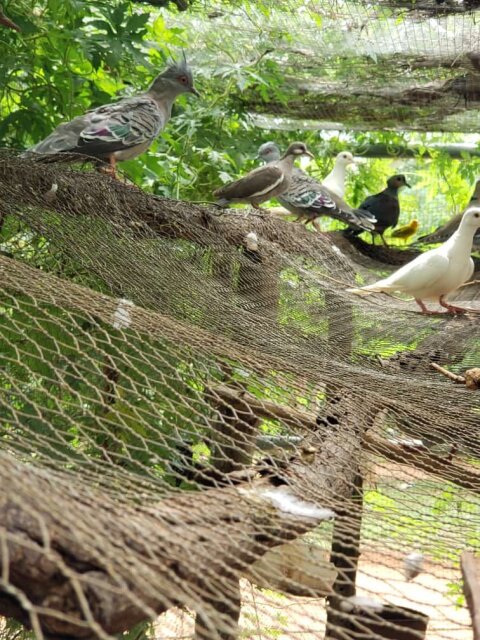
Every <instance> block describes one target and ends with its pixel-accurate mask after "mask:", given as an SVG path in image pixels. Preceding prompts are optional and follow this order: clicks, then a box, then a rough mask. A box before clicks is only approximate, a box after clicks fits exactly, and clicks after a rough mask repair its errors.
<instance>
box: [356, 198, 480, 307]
mask: <svg viewBox="0 0 480 640" xmlns="http://www.w3.org/2000/svg"><path fill="white" fill-rule="evenodd" d="M479 227H480V208H477V207H474V208H471V209H467V211H466V212H465V213H464V214H463V217H462V220H461V222H460V225H459V227H458V229H457V230H456V231H455V233H454V234H453V235H452V236H451V237H450V238H449V239H448V240H447V241H446V242H444V243H443V244H442V245H441V246H440V247H438V248H437V249H432V250H430V251H426V252H425V253H422V254H421V255H419V256H417V257H416V258H415V260H412V261H411V262H409V263H407V264H406V265H404V266H403V267H402V268H401V269H399V270H398V271H395V273H392V275H391V276H389V277H388V278H385V279H383V280H379V281H378V282H375V283H374V284H370V285H368V286H366V287H361V288H359V289H347V291H350V292H352V293H356V294H358V295H369V294H370V293H381V292H383V293H389V292H392V291H398V292H400V293H406V294H407V295H411V296H413V297H414V298H415V302H416V303H417V304H418V305H419V306H420V308H421V309H422V313H425V314H434V313H441V312H439V311H429V310H428V309H427V307H426V306H425V304H424V302H423V300H437V299H438V301H439V303H440V305H441V306H442V307H444V308H445V309H447V312H448V313H465V312H467V311H471V310H470V309H465V308H463V307H456V306H454V305H451V304H448V302H446V300H445V297H446V296H447V295H448V294H449V293H451V292H452V291H455V289H457V288H458V287H459V286H460V285H461V284H463V283H464V282H467V281H468V280H469V279H470V277H471V276H472V273H473V270H474V264H473V260H472V258H471V257H470V253H471V251H472V243H473V236H474V235H475V231H476V230H477V229H478V228H479Z"/></svg>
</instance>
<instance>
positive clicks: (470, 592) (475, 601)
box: [461, 551, 480, 640]
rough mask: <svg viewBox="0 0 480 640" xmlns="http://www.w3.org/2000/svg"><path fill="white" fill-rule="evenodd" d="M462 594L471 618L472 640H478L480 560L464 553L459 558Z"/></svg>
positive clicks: (479, 630)
mask: <svg viewBox="0 0 480 640" xmlns="http://www.w3.org/2000/svg"><path fill="white" fill-rule="evenodd" d="M461 569H462V577H463V593H464V594H465V598H466V599H467V605H468V610H469V611H470V616H471V618H472V628H473V640H480V558H479V557H476V556H475V555H474V554H473V553H472V552H471V551H464V552H463V553H462V558H461Z"/></svg>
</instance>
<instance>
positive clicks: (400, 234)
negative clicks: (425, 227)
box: [392, 220, 418, 242]
mask: <svg viewBox="0 0 480 640" xmlns="http://www.w3.org/2000/svg"><path fill="white" fill-rule="evenodd" d="M417 229H418V220H410V222H409V223H408V224H405V225H404V226H403V227H399V228H398V229H395V231H393V232H392V238H400V239H402V240H404V241H405V242H406V241H407V240H408V239H409V238H411V237H412V236H414V235H415V234H416V233H417Z"/></svg>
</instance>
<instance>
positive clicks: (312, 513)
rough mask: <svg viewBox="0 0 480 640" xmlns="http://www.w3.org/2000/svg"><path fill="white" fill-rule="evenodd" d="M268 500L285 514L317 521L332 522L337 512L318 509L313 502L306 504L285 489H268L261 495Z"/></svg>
mask: <svg viewBox="0 0 480 640" xmlns="http://www.w3.org/2000/svg"><path fill="white" fill-rule="evenodd" d="M260 495H261V496H263V497H264V498H267V500H269V501H270V502H271V503H272V504H273V505H274V506H275V507H277V509H279V510H280V511H283V512H285V513H290V514H292V515H294V516H299V517H300V518H314V519H315V520H331V519H332V518H334V517H335V512H334V511H332V510H331V509H324V508H321V507H317V506H316V505H315V504H313V503H312V502H306V501H305V500H301V499H300V498H297V496H296V495H294V494H293V493H292V492H291V491H290V489H288V488H285V487H275V488H272V489H266V490H265V491H262V493H261V494H260Z"/></svg>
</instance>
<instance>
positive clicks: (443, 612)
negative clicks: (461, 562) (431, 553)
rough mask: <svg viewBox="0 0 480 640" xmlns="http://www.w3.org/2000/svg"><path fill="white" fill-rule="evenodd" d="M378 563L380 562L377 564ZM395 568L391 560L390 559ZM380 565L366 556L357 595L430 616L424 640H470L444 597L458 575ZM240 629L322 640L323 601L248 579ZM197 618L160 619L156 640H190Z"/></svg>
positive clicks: (460, 615)
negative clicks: (408, 572)
mask: <svg viewBox="0 0 480 640" xmlns="http://www.w3.org/2000/svg"><path fill="white" fill-rule="evenodd" d="M379 560H380V559H379ZM389 560H390V562H389V564H391V563H392V562H391V561H392V558H391V557H390V558H389ZM395 560H396V559H395ZM381 562H382V563H383V564H377V563H376V562H375V557H369V554H368V553H367V554H365V553H364V554H362V559H361V561H360V565H359V573H358V581H357V584H358V594H359V595H366V596H369V597H370V598H373V599H375V600H378V601H380V602H383V603H390V604H395V605H399V606H404V607H409V608H411V609H416V610H418V611H419V612H421V613H424V614H426V615H428V616H429V618H430V620H429V624H428V630H427V635H426V640H472V637H473V636H472V631H471V628H470V618H469V614H468V612H467V610H466V609H465V608H460V609H459V608H457V607H456V606H455V605H454V603H453V602H452V600H451V599H449V598H448V597H446V595H445V594H446V592H447V583H448V582H450V581H452V580H454V579H456V578H457V577H458V576H456V575H455V573H454V572H452V571H446V570H442V572H441V575H439V570H438V567H437V569H436V572H434V569H433V567H430V566H429V565H426V571H425V573H423V574H421V575H420V576H418V577H417V578H415V580H414V581H413V582H406V580H405V578H404V576H403V574H402V573H401V572H400V571H399V570H398V569H396V568H394V567H391V566H386V564H385V558H383V559H381ZM243 601H244V605H243V608H242V616H241V620H240V623H241V626H242V632H243V633H242V637H243V638H244V639H245V640H270V639H273V638H275V639H276V640H293V639H295V640H319V638H323V633H324V631H325V608H324V601H323V600H317V599H308V598H293V597H292V598H290V597H286V596H281V595H278V594H273V593H271V592H264V591H261V590H258V589H256V588H255V587H253V586H252V585H251V584H250V583H249V582H247V581H246V580H245V581H244V583H243ZM192 633H193V616H191V615H189V614H187V613H181V612H179V611H169V612H168V613H167V614H165V615H163V616H161V617H160V618H159V620H158V625H157V634H156V638H157V639H158V640H160V639H163V638H165V639H167V638H175V639H177V640H179V639H180V638H191V636H192Z"/></svg>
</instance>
